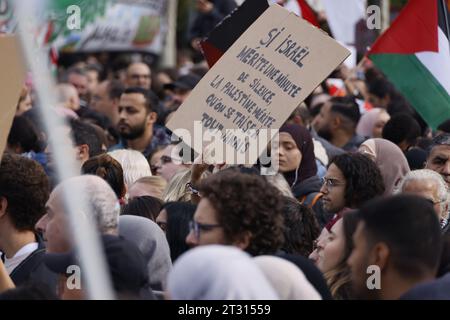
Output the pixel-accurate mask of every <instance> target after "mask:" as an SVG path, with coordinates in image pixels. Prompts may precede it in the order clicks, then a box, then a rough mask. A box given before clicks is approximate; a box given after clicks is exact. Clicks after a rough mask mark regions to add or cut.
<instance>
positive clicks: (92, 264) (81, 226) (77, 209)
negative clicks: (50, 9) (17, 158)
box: [14, 0, 115, 300]
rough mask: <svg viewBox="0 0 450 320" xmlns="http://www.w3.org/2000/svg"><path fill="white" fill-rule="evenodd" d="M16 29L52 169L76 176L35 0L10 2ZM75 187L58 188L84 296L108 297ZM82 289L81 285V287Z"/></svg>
mask: <svg viewBox="0 0 450 320" xmlns="http://www.w3.org/2000/svg"><path fill="white" fill-rule="evenodd" d="M14 5H15V7H14V8H15V10H16V15H17V21H18V32H17V37H18V40H19V43H20V45H21V47H22V52H23V58H24V61H25V63H26V64H27V66H28V69H29V70H30V71H31V73H32V75H33V80H34V84H35V89H36V93H37V97H38V101H39V102H40V106H39V111H40V113H41V116H42V119H43V121H44V124H45V127H46V129H47V132H48V137H49V138H48V139H49V145H50V146H51V148H52V150H53V157H54V159H55V168H56V172H57V176H58V178H59V179H58V180H59V181H63V180H65V179H68V178H71V177H74V176H77V175H78V174H79V171H78V170H77V167H76V164H75V153H74V151H73V148H72V149H71V148H70V145H68V144H67V142H66V141H65V140H64V135H62V134H61V132H60V131H59V130H58V128H61V127H63V126H64V122H63V120H62V119H60V118H58V117H55V115H54V111H53V108H54V106H56V98H55V96H56V95H55V94H54V92H55V90H54V87H55V86H54V82H53V79H52V78H51V75H50V72H49V69H48V68H47V65H46V63H47V55H46V54H45V53H44V50H43V49H42V48H39V47H38V46H37V43H36V39H35V38H34V35H35V30H37V29H38V28H37V26H38V24H37V20H36V18H35V16H34V13H35V12H36V6H37V5H39V3H38V2H37V1H34V2H30V1H28V0H16V1H14ZM73 188H74V189H75V190H74V189H70V190H69V189H67V188H63V189H62V196H63V202H62V203H63V204H64V205H65V207H66V208H67V213H68V220H69V222H70V226H71V231H73V234H72V236H73V240H74V244H75V246H76V248H77V252H78V253H79V256H80V263H81V267H82V270H83V272H82V277H84V279H85V280H86V282H85V284H86V289H87V290H86V292H87V298H90V299H94V300H112V299H114V298H115V296H114V292H113V290H112V285H111V279H110V276H109V272H108V271H107V270H108V269H107V268H108V265H107V263H106V259H105V255H104V253H103V250H102V247H101V243H100V240H99V237H98V234H97V231H96V230H95V228H94V226H93V225H92V224H91V223H89V220H88V219H86V218H85V217H87V216H89V215H90V214H91V215H93V214H92V213H89V210H92V208H90V207H89V205H88V203H87V202H86V201H85V200H86V198H85V197H83V195H84V194H85V192H86V190H82V189H81V188H80V186H78V185H74V186H73ZM83 289H84V288H83Z"/></svg>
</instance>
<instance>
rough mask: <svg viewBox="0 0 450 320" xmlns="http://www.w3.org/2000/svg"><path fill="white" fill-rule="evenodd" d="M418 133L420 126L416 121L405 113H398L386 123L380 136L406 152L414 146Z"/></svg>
mask: <svg viewBox="0 0 450 320" xmlns="http://www.w3.org/2000/svg"><path fill="white" fill-rule="evenodd" d="M420 132H421V129H420V125H419V123H418V122H417V121H416V119H414V118H413V117H412V116H411V115H409V114H407V113H399V114H396V115H394V116H392V118H391V119H390V120H389V121H388V122H386V125H385V126H384V128H383V132H382V136H383V139H386V140H389V141H392V142H393V143H395V144H396V145H397V146H398V147H399V148H400V149H402V151H403V152H406V151H408V149H409V148H411V147H413V146H414V145H415V144H416V141H417V138H418V137H420Z"/></svg>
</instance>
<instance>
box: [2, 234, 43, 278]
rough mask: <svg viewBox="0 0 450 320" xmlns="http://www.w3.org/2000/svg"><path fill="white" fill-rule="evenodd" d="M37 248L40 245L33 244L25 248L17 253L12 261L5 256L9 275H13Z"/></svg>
mask: <svg viewBox="0 0 450 320" xmlns="http://www.w3.org/2000/svg"><path fill="white" fill-rule="evenodd" d="M37 248H38V243H37V242H31V243H29V244H26V245H25V246H23V247H22V248H21V249H20V250H19V251H17V252H16V254H15V255H14V257H12V258H11V259H8V258H7V257H6V255H5V268H6V270H7V271H8V274H11V273H12V272H13V271H14V269H15V268H16V267H17V266H18V265H19V264H20V263H21V262H22V261H23V260H25V259H26V258H27V257H28V256H29V255H30V254H31V253H32V252H33V251H35V250H36V249H37Z"/></svg>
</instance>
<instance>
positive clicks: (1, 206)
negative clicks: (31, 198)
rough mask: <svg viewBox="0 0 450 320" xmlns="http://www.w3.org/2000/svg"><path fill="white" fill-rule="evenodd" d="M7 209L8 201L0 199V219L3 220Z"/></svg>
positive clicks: (3, 198)
mask: <svg viewBox="0 0 450 320" xmlns="http://www.w3.org/2000/svg"><path fill="white" fill-rule="evenodd" d="M7 208H8V200H7V199H6V198H5V197H0V218H3V217H4V216H5V214H6V209H7Z"/></svg>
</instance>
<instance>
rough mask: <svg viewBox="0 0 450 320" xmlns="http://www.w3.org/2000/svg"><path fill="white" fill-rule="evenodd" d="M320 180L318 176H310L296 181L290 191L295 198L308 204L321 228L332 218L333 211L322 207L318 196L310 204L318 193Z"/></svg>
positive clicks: (320, 184)
mask: <svg viewBox="0 0 450 320" xmlns="http://www.w3.org/2000/svg"><path fill="white" fill-rule="evenodd" d="M321 187H322V182H321V181H320V179H319V177H318V176H312V177H310V178H308V179H306V180H303V181H302V182H300V183H297V184H296V185H295V186H294V187H293V188H292V193H293V194H294V196H295V198H296V199H297V200H298V201H300V202H301V203H303V204H304V205H306V206H309V207H310V208H311V209H312V210H313V211H314V213H315V215H316V218H317V222H319V225H320V228H321V229H322V228H323V227H324V226H325V225H326V224H327V223H328V221H330V220H331V218H333V215H334V213H329V212H327V211H326V210H325V209H324V208H323V203H322V198H321V197H320V196H319V198H318V200H317V201H316V202H315V203H314V205H313V206H311V204H312V202H313V200H314V198H315V197H316V196H317V195H318V194H319V191H320V188H321Z"/></svg>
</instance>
